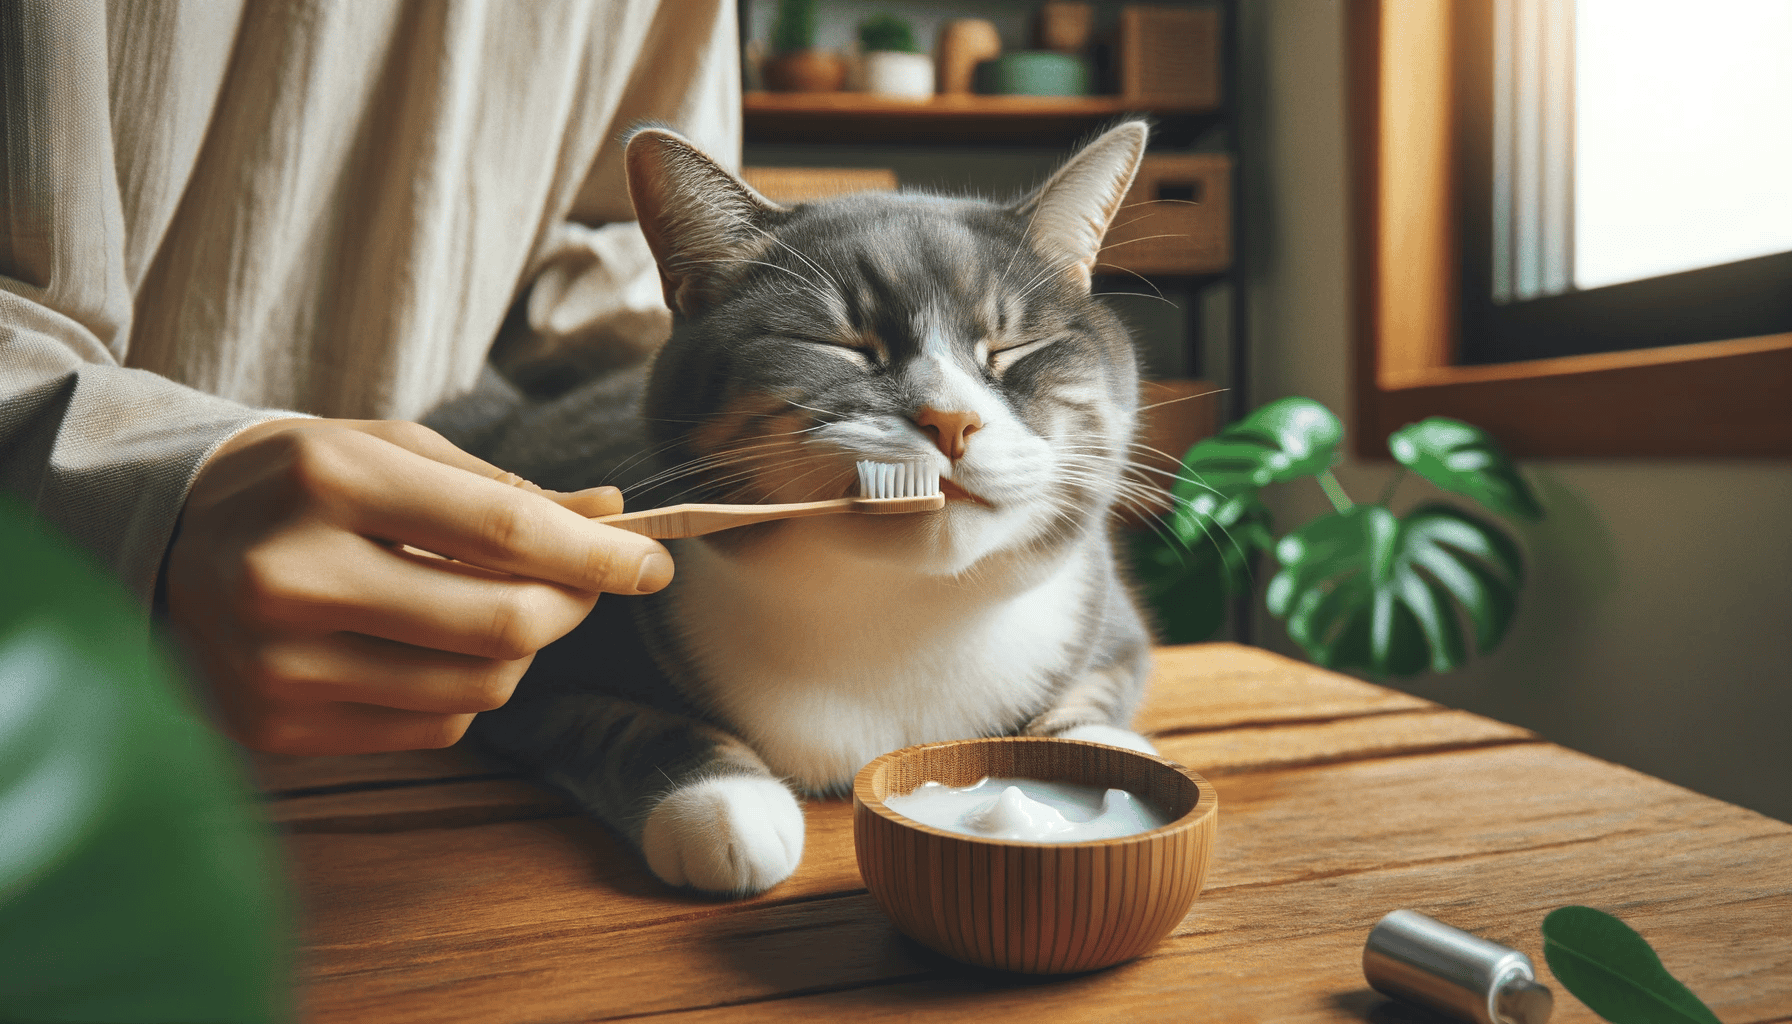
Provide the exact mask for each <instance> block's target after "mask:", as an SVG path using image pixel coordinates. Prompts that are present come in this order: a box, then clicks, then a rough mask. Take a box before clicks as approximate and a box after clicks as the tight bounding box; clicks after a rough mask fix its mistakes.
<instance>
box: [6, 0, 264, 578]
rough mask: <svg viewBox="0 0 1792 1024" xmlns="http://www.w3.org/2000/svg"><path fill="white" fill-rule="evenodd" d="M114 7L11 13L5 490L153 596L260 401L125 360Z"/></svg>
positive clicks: (70, 0) (257, 418)
mask: <svg viewBox="0 0 1792 1024" xmlns="http://www.w3.org/2000/svg"><path fill="white" fill-rule="evenodd" d="M106 29H107V24H106V7H105V4H104V3H103V2H86V0H24V2H23V3H20V4H14V5H8V7H7V8H6V10H5V11H4V13H0V488H4V489H5V490H6V491H8V492H10V493H11V494H13V495H15V496H17V497H18V498H19V499H20V500H22V501H23V502H24V503H25V504H27V505H28V506H30V507H31V508H33V509H34V510H35V511H36V512H37V514H38V515H39V516H41V517H43V518H44V519H46V520H48V521H50V522H52V523H54V524H55V525H56V526H58V527H60V528H61V529H62V530H63V531H64V532H65V533H66V534H68V535H69V536H70V537H72V538H73V539H74V540H75V541H76V542H77V543H79V544H81V545H83V546H84V547H86V548H87V549H88V550H89V551H91V552H92V553H93V554H94V555H95V556H96V557H97V558H98V559H99V560H100V561H101V562H102V563H103V564H104V565H106V566H107V567H109V568H110V569H111V570H112V572H113V573H114V574H115V575H116V576H117V577H118V579H119V580H120V581H121V582H122V583H123V584H124V585H125V586H126V587H127V588H128V589H129V590H130V591H131V592H132V593H134V594H136V595H137V596H138V597H139V598H140V599H141V600H143V601H144V602H145V603H147V602H148V601H149V599H150V597H151V595H152V594H153V592H154V588H155V581H156V574H157V572H158V570H159V568H160V565H161V562H162V556H163V553H164V551H165V550H166V548H167V545H168V542H169V538H170V537H171V535H172V533H173V530H174V525H175V522H176V519H177V518H178V517H179V515H180V510H181V507H182V505H183V504H184V502H185V500H186V494H187V490H188V487H189V486H190V485H191V483H192V480H193V478H194V476H195V475H196V474H197V473H198V470H199V468H200V466H202V465H203V464H204V462H205V460H206V458H207V457H209V456H210V454H211V453H212V452H213V451H214V450H215V449H216V448H217V447H218V446H219V445H220V444H222V443H223V442H224V441H225V440H226V439H228V438H229V437H231V436H232V435H233V434H235V433H236V432H237V431H239V430H242V429H243V428H244V427H247V426H249V425H251V424H254V423H258V422H261V421H263V420H266V419H270V418H274V417H277V416H281V415H290V414H287V413H278V412H270V411H265V410H254V409H249V408H246V407H244V406H242V405H239V404H236V403H234V402H229V401H225V400H223V399H220V398H216V397H213V396H210V395H206V394H204V393H201V392H198V391H195V390H193V389H191V388H187V387H183V386H181V385H179V384H176V383H174V382H172V381H169V380H167V379H166V378H163V377H160V376H157V375H155V374H152V373H147V372H144V371H141V370H134V369H130V368H128V367H126V366H124V365H123V360H124V357H125V345H126V339H127V338H128V336H129V327H130V325H129V320H130V314H131V307H132V300H131V291H130V287H129V285H128V283H127V276H128V275H127V272H126V266H125V263H126V245H127V238H126V232H125V229H124V217H123V215H122V212H121V201H120V195H119V186H118V177H117V170H116V165H115V160H114V152H113V134H112V125H111V111H110V102H109V96H108V68H107V42H108V41H107V38H106Z"/></svg>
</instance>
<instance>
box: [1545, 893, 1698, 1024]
mask: <svg viewBox="0 0 1792 1024" xmlns="http://www.w3.org/2000/svg"><path fill="white" fill-rule="evenodd" d="M1543 957H1544V959H1546V960H1548V961H1549V969H1550V971H1551V972H1552V973H1554V974H1555V976H1556V980H1557V981H1560V982H1561V983H1562V985H1563V987H1565V988H1566V989H1568V991H1570V992H1572V993H1574V997H1575V998H1576V999H1579V1000H1580V1001H1581V1002H1583V1003H1585V1004H1587V1007H1588V1009H1591V1010H1592V1011H1593V1012H1594V1013H1597V1014H1598V1015H1599V1016H1601V1017H1604V1018H1605V1019H1606V1020H1608V1021H1611V1022H1612V1024H1719V1022H1718V1019H1717V1016H1716V1015H1715V1014H1713V1013H1712V1012H1711V1010H1710V1008H1709V1007H1707V1006H1706V1005H1705V1004H1704V1003H1703V1002H1702V1001H1700V999H1699V997H1698V996H1695V995H1693V994H1692V991H1691V990H1690V989H1688V988H1687V987H1686V986H1685V985H1683V984H1681V983H1680V981H1679V980H1678V979H1676V978H1675V977H1674V976H1673V975H1671V974H1669V973H1668V971H1667V968H1666V967H1663V966H1662V964H1661V958H1660V957H1659V956H1657V955H1656V954H1655V950H1654V949H1653V948H1651V947H1650V945H1649V943H1648V942H1647V941H1645V940H1644V939H1643V937H1642V936H1641V935H1638V934H1637V933H1636V932H1635V931H1633V930H1632V929H1631V928H1630V926H1629V925H1627V924H1625V923H1624V922H1623V921H1620V920H1618V919H1617V918H1615V917H1613V916H1612V915H1610V914H1607V913H1605V912H1603V911H1599V910H1594V909H1593V908H1592V907H1561V908H1559V909H1557V910H1554V911H1552V912H1551V913H1550V915H1549V916H1548V917H1545V918H1544V919H1543Z"/></svg>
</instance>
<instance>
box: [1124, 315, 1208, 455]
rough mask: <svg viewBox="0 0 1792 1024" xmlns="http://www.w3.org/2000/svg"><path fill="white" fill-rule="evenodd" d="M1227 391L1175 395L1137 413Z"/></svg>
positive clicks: (1144, 406) (1147, 406)
mask: <svg viewBox="0 0 1792 1024" xmlns="http://www.w3.org/2000/svg"><path fill="white" fill-rule="evenodd" d="M1129 294H1130V293H1129ZM1145 383H1146V384H1148V385H1149V384H1151V383H1152V382H1151V381H1146V382H1145ZM1228 390H1230V389H1229V388H1214V389H1213V390H1212V391H1200V392H1196V393H1195V394H1192V395H1177V396H1176V397H1175V398H1166V399H1164V400H1163V401H1161V402H1152V403H1151V404H1150V405H1141V406H1139V409H1138V411H1139V412H1150V411H1151V410H1152V409H1161V408H1163V407H1164V406H1166V405H1175V404H1176V403H1177V402H1188V401H1192V400H1194V399H1196V398H1206V397H1208V396H1209V395H1220V394H1224V393H1225V392H1226V391H1228ZM1152 450H1153V451H1155V450H1156V449H1152Z"/></svg>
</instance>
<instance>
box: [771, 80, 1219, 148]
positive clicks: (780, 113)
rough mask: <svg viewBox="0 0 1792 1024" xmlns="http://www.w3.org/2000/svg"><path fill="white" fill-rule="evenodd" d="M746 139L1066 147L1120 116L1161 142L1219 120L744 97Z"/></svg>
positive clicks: (1041, 104) (1069, 108)
mask: <svg viewBox="0 0 1792 1024" xmlns="http://www.w3.org/2000/svg"><path fill="white" fill-rule="evenodd" d="M742 114H743V115H744V119H745V128H746V138H747V141H748V142H749V143H754V142H814V141H816V140H818V139H825V140H827V141H829V142H837V143H878V144H890V143H898V144H916V145H940V144H945V145H955V144H960V143H996V144H1006V145H1036V146H1044V145H1067V144H1069V143H1070V142H1073V141H1075V140H1076V139H1078V138H1080V137H1082V136H1084V135H1087V134H1089V133H1090V132H1092V131H1094V130H1095V129H1097V128H1100V127H1101V126H1102V125H1104V124H1108V123H1110V122H1112V121H1114V120H1116V119H1118V118H1119V117H1121V116H1122V115H1125V114H1146V115H1149V116H1150V117H1151V118H1152V119H1153V121H1154V122H1155V124H1156V128H1157V133H1158V137H1159V138H1160V139H1170V140H1174V139H1186V138H1192V137H1193V136H1194V135H1195V134H1197V133H1198V132H1200V131H1201V130H1203V128H1204V127H1205V126H1208V125H1210V124H1211V123H1212V122H1213V121H1214V120H1215V119H1216V118H1217V117H1218V116H1219V114H1220V108H1218V107H1215V106H1177V105H1167V104H1146V105H1140V104H1138V103H1135V102H1131V101H1128V100H1127V99H1125V98H1124V97H1120V96H934V97H932V98H930V99H925V100H909V99H895V98H891V97H884V96H873V95H870V94H867V93H862V92H828V93H776V92H749V93H747V94H746V96H745V97H744V99H743V103H742Z"/></svg>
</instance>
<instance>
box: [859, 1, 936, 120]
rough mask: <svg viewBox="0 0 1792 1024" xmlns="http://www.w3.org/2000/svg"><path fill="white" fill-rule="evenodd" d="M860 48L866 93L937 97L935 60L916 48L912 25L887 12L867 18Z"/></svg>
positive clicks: (861, 32) (914, 97) (912, 97)
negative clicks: (862, 55) (934, 86)
mask: <svg viewBox="0 0 1792 1024" xmlns="http://www.w3.org/2000/svg"><path fill="white" fill-rule="evenodd" d="M859 48H860V49H861V50H862V51H863V53H864V60H865V91H866V92H870V93H876V94H878V95H882V96H906V97H909V98H911V99H925V98H927V97H929V96H932V95H933V61H932V60H930V59H928V57H927V55H926V54H924V53H921V52H920V51H919V48H918V47H916V46H915V33H914V30H913V29H911V28H910V27H909V24H908V22H906V21H904V20H902V19H901V18H898V17H897V16H896V15H894V14H890V13H887V12H886V13H883V14H874V15H872V16H871V17H869V18H866V19H865V20H864V21H862V22H860V23H859Z"/></svg>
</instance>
